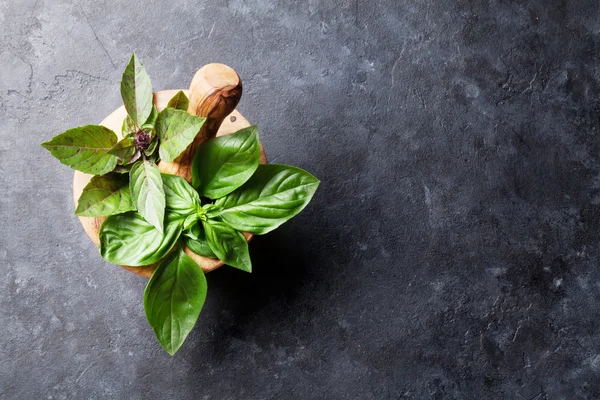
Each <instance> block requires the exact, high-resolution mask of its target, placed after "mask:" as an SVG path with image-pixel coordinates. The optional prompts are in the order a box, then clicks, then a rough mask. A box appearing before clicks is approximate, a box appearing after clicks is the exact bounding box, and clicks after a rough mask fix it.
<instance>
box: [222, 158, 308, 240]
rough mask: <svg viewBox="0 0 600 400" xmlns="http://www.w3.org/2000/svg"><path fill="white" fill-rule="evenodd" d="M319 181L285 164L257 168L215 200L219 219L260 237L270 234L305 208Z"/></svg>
mask: <svg viewBox="0 0 600 400" xmlns="http://www.w3.org/2000/svg"><path fill="white" fill-rule="evenodd" d="M319 183H320V182H319V180H318V179H317V178H315V177H314V176H312V175H311V174H309V173H308V172H306V171H304V170H302V169H300V168H296V167H291V166H288V165H280V164H264V165H259V166H258V168H257V169H256V172H255V173H254V175H253V176H252V178H250V179H249V180H248V182H246V183H245V184H244V185H242V186H241V187H240V188H239V189H237V190H236V191H234V192H233V193H230V194H228V195H227V196H225V197H223V198H221V199H219V200H217V202H216V203H215V204H216V205H218V206H221V207H223V210H222V211H221V214H220V215H221V218H222V219H223V222H226V223H227V224H229V225H230V226H232V227H233V228H234V229H237V230H239V231H243V232H250V233H255V234H263V233H267V232H270V231H272V230H273V229H275V228H277V227H278V226H279V225H281V224H283V223H284V222H286V221H287V220H289V219H290V218H292V217H294V216H295V215H297V214H298V213H299V212H300V211H302V210H303V209H304V207H306V205H307V204H308V203H309V202H310V199H311V198H312V196H313V195H314V193H315V191H316V190H317V187H318V186H319Z"/></svg>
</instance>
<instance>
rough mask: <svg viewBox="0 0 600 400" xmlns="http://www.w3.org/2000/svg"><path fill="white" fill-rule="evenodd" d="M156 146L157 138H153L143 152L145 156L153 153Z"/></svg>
mask: <svg viewBox="0 0 600 400" xmlns="http://www.w3.org/2000/svg"><path fill="white" fill-rule="evenodd" d="M157 147H158V139H156V138H155V139H154V140H153V141H151V142H150V144H149V145H148V148H147V149H146V150H144V154H145V155H146V156H147V157H150V156H151V155H153V154H154V152H155V151H156V148H157Z"/></svg>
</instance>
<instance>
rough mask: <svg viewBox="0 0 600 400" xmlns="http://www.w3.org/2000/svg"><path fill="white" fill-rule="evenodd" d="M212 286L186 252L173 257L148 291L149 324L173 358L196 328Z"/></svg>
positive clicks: (168, 259) (160, 269) (165, 262)
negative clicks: (209, 286)
mask: <svg viewBox="0 0 600 400" xmlns="http://www.w3.org/2000/svg"><path fill="white" fill-rule="evenodd" d="M207 289H208V285H207V283H206V277H205V276H204V272H202V268H200V266H199V265H198V264H196V263H195V262H194V260H192V259H191V258H190V257H189V256H188V255H187V254H185V253H184V252H183V250H182V249H178V250H177V251H175V252H173V253H172V254H170V255H169V256H168V257H167V258H165V260H164V261H163V262H161V263H160V265H159V266H158V267H157V268H156V270H155V271H154V273H153V274H152V278H150V281H149V282H148V285H147V286H146V290H145V291H144V310H145V311H146V318H147V319H148V323H149V324H150V326H151V327H152V329H153V330H154V333H155V334H156V337H157V338H158V341H159V342H160V344H161V345H162V347H163V348H164V349H165V350H166V351H167V353H169V354H170V355H173V354H175V353H176V352H177V350H179V348H180V347H181V345H182V344H183V342H184V341H185V339H186V337H187V336H188V334H189V333H190V331H191V330H192V328H193V327H194V325H196V322H197V321H198V317H199V316H200V311H201V310H202V306H203V305H204V301H205V300H206V292H207Z"/></svg>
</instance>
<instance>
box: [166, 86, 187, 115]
mask: <svg viewBox="0 0 600 400" xmlns="http://www.w3.org/2000/svg"><path fill="white" fill-rule="evenodd" d="M189 105H190V100H189V99H188V98H187V96H186V95H185V93H183V90H180V91H179V92H177V93H176V94H175V96H173V98H172V99H171V100H169V104H167V107H170V108H175V109H177V110H183V111H187V109H188V106H189Z"/></svg>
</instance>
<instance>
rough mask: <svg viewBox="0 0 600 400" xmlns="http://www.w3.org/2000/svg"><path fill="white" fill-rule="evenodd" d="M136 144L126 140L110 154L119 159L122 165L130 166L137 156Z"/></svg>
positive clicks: (120, 142)
mask: <svg viewBox="0 0 600 400" xmlns="http://www.w3.org/2000/svg"><path fill="white" fill-rule="evenodd" d="M135 151H136V150H135V144H134V143H133V139H131V138H126V139H123V140H121V141H119V143H117V144H116V145H115V147H113V148H112V149H111V150H110V151H109V152H108V154H112V155H113V156H116V157H118V158H119V161H118V163H119V164H121V165H124V164H129V163H130V162H131V160H132V159H133V156H134V155H135Z"/></svg>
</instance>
